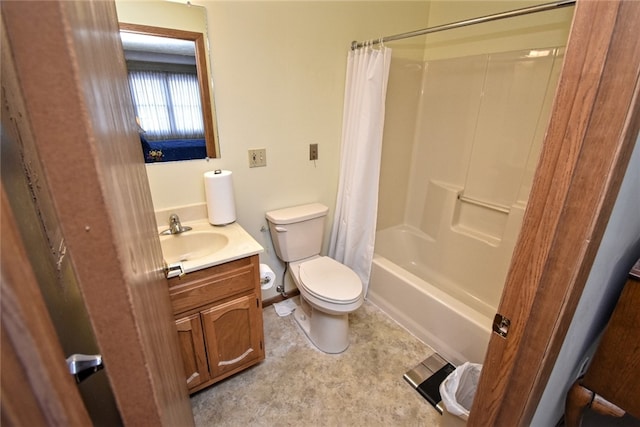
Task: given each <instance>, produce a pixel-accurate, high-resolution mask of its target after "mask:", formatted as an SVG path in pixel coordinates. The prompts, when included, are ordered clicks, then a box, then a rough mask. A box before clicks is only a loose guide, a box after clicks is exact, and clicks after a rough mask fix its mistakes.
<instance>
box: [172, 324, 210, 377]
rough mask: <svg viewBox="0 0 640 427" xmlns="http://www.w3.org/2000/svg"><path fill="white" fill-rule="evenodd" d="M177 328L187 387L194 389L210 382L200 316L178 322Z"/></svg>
mask: <svg viewBox="0 0 640 427" xmlns="http://www.w3.org/2000/svg"><path fill="white" fill-rule="evenodd" d="M176 328H177V329H178V338H179V340H180V353H181V354H182V363H183V366H184V374H185V377H186V379H187V387H188V388H193V387H196V386H198V385H200V384H202V383H204V382H205V381H208V380H209V368H208V366H207V353H206V351H205V347H204V339H203V337H202V324H201V322H200V314H194V315H192V316H188V317H183V318H181V319H178V320H176Z"/></svg>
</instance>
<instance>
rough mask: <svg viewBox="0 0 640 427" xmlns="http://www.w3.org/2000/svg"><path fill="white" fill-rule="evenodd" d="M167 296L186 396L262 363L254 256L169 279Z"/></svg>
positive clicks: (258, 285) (260, 320)
mask: <svg viewBox="0 0 640 427" xmlns="http://www.w3.org/2000/svg"><path fill="white" fill-rule="evenodd" d="M169 295H170V297H171V303H172V305H173V310H174V315H175V318H176V329H177V330H178V337H179V339H180V350H181V353H182V358H183V364H184V371H185V378H186V381H187V386H188V388H189V392H190V393H193V392H196V391H198V390H200V389H202V388H204V387H207V386H209V385H211V384H213V383H215V382H217V381H220V380H221V379H223V378H226V377H228V376H230V375H233V374H235V373H236V372H239V371H241V370H243V369H246V368H248V367H249V366H252V365H254V364H256V363H258V362H260V361H262V360H264V332H263V326H262V301H261V293H260V267H259V263H258V256H257V255H253V256H250V257H247V258H242V259H239V260H236V261H231V262H228V263H225V264H221V265H217V266H215V267H211V268H207V269H204V270H199V271H195V272H193V273H189V274H186V275H185V276H183V277H174V278H171V279H169Z"/></svg>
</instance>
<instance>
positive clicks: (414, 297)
mask: <svg viewBox="0 0 640 427" xmlns="http://www.w3.org/2000/svg"><path fill="white" fill-rule="evenodd" d="M430 245H433V242H432V241H429V239H427V238H426V237H425V236H424V234H423V233H420V232H419V231H416V230H412V229H410V228H408V227H406V226H403V227H396V228H391V229H388V230H384V231H382V232H378V239H377V243H376V255H375V256H374V259H373V265H372V269H371V282H370V284H369V295H368V300H370V301H372V302H373V303H375V304H376V305H378V306H379V307H380V308H381V309H383V310H384V311H385V312H386V313H387V314H389V315H390V316H391V317H392V318H393V319H395V320H396V321H397V322H398V323H399V324H401V325H402V326H404V327H405V328H407V330H409V331H410V332H411V333H412V334H414V335H415V336H416V337H418V338H419V339H421V340H422V341H424V342H425V343H426V344H427V345H429V346H431V347H433V348H434V349H435V350H436V351H437V352H438V353H439V354H441V355H442V356H443V357H444V358H445V359H447V360H448V361H450V362H451V363H453V364H456V365H458V364H461V363H463V362H466V361H471V362H475V363H482V361H483V360H484V354H485V352H486V349H487V345H488V343H489V336H490V332H491V330H490V328H491V319H492V316H493V313H495V311H494V308H493V307H492V306H490V305H489V304H486V303H485V302H483V301H481V300H479V299H478V298H476V297H474V296H473V295H471V294H470V293H469V292H468V290H466V289H464V288H463V287H461V286H460V285H458V284H457V283H455V282H453V281H451V280H447V279H446V277H444V276H442V275H439V274H438V273H439V272H436V270H434V269H430V268H429V267H428V266H427V264H426V262H425V261H424V260H421V257H422V256H421V254H425V250H428V247H429V246H430ZM460 269H461V270H464V268H460Z"/></svg>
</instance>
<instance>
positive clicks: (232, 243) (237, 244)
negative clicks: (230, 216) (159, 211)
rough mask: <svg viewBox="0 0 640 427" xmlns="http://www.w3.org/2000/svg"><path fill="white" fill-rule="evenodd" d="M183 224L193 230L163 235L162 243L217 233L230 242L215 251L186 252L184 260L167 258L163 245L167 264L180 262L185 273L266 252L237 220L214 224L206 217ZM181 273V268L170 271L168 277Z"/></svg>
mask: <svg viewBox="0 0 640 427" xmlns="http://www.w3.org/2000/svg"><path fill="white" fill-rule="evenodd" d="M182 225H183V226H188V227H191V228H192V230H190V231H185V232H184V233H181V234H175V235H161V236H160V241H161V245H163V244H164V242H165V241H169V240H171V239H181V238H183V237H187V238H189V235H190V234H191V236H193V235H195V234H206V233H215V234H219V235H222V236H224V237H226V238H227V239H228V243H226V244H225V245H224V246H223V247H221V248H219V249H217V250H215V251H213V252H212V253H209V254H205V255H202V256H193V257H191V256H190V255H191V254H189V253H187V252H185V253H186V256H185V258H186V259H182V260H176V259H174V260H167V259H166V258H167V257H166V253H164V251H165V248H164V247H163V255H164V256H165V261H166V262H167V264H170V265H175V264H176V263H180V264H181V265H182V272H184V273H191V272H193V271H197V270H201V269H204V268H208V267H213V266H216V265H219V264H223V263H226V262H229V261H234V260H237V259H240V258H245V257H248V256H251V255H256V254H259V253H262V252H264V248H263V247H262V246H261V245H260V244H259V243H258V242H256V241H255V239H254V238H253V237H252V236H251V235H250V234H249V233H247V232H246V231H245V229H244V228H242V226H240V224H238V223H237V222H234V223H232V224H228V225H224V226H214V225H211V224H209V222H208V221H207V220H206V219H202V220H195V221H189V222H183V223H182ZM166 229H167V227H166V226H162V227H158V233H160V232H162V231H163V230H166ZM175 241H177V240H174V242H175ZM185 241H186V239H185ZM179 274H180V271H179V270H175V271H170V272H169V273H168V274H167V278H171V277H175V276H178V275H179Z"/></svg>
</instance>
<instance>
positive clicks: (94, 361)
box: [67, 354, 104, 384]
mask: <svg viewBox="0 0 640 427" xmlns="http://www.w3.org/2000/svg"><path fill="white" fill-rule="evenodd" d="M67 367H68V368H69V373H70V374H71V375H73V376H74V377H75V379H76V383H78V384H80V383H81V382H82V381H84V380H85V379H87V378H88V377H90V376H91V375H93V374H95V373H96V372H98V371H99V370H100V369H102V368H104V363H102V355H101V354H72V355H71V356H69V357H67Z"/></svg>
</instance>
